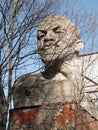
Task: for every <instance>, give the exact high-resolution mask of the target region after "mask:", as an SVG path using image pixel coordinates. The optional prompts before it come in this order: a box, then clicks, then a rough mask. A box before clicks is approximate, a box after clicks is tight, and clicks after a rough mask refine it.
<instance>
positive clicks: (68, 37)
mask: <svg viewBox="0 0 98 130" xmlns="http://www.w3.org/2000/svg"><path fill="white" fill-rule="evenodd" d="M38 48H39V54H40V55H41V59H42V61H44V62H45V63H46V62H49V61H53V60H56V59H64V60H69V59H71V58H72V57H73V56H74V55H76V54H77V53H78V52H79V51H81V50H82V49H83V42H82V41H81V39H80V33H79V30H78V28H77V26H76V25H75V24H74V23H72V22H71V21H70V20H68V19H67V18H64V17H63V16H53V17H49V18H47V19H44V20H43V21H42V22H41V23H40V25H39V27H38Z"/></svg>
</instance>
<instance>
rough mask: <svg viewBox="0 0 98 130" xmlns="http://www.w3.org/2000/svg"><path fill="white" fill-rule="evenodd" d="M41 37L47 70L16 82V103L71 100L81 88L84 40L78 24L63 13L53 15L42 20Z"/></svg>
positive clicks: (41, 49)
mask: <svg viewBox="0 0 98 130" xmlns="http://www.w3.org/2000/svg"><path fill="white" fill-rule="evenodd" d="M37 37H38V52H39V54H40V56H41V59H42V61H43V62H44V63H45V70H44V72H42V73H40V74H35V75H32V74H27V75H24V76H22V77H20V78H19V79H18V80H17V81H16V82H15V84H14V89H13V90H14V91H13V96H14V104H15V107H21V106H22V107H24V106H34V105H41V104H46V103H51V102H57V101H58V102H61V101H65V100H71V99H72V96H73V95H74V92H76V93H77V91H76V89H77V90H78V89H79V87H80V88H81V82H80V73H79V67H78V53H79V51H81V50H82V49H83V42H82V40H81V39H80V33H79V30H78V28H77V26H76V25H75V24H74V23H72V22H71V21H70V20H68V19H67V18H64V17H62V16H53V17H49V18H47V19H45V20H43V21H42V22H41V23H40V25H39V27H38V36H37ZM76 84H78V85H77V86H78V88H77V87H75V85H76ZM74 88H75V90H74ZM72 93H73V94H72ZM71 95H72V96H71ZM75 95H76V94H75ZM70 96H71V98H70ZM32 99H33V100H32Z"/></svg>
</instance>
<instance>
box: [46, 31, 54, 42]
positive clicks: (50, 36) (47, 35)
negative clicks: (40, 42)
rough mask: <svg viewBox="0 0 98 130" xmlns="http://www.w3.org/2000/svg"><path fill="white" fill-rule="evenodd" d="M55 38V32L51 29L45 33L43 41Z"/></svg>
mask: <svg viewBox="0 0 98 130" xmlns="http://www.w3.org/2000/svg"><path fill="white" fill-rule="evenodd" d="M55 38H56V37H55V33H54V32H53V31H51V30H50V31H47V34H46V36H45V38H44V42H48V41H55Z"/></svg>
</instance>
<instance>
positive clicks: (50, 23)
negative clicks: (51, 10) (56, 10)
mask: <svg viewBox="0 0 98 130" xmlns="http://www.w3.org/2000/svg"><path fill="white" fill-rule="evenodd" d="M57 26H60V27H62V28H64V30H66V31H67V32H68V33H70V32H71V33H72V32H73V31H74V33H75V34H76V35H80V33H79V30H78V28H77V26H76V25H75V24H74V23H72V22H71V21H70V20H69V19H67V18H65V17H63V16H53V17H49V18H47V19H44V20H43V21H42V22H41V23H40V25H39V27H38V30H49V29H53V28H55V27H57Z"/></svg>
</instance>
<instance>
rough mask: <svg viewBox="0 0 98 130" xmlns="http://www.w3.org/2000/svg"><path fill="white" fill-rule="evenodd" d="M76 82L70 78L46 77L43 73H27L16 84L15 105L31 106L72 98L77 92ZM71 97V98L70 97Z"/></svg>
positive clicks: (17, 106)
mask: <svg viewBox="0 0 98 130" xmlns="http://www.w3.org/2000/svg"><path fill="white" fill-rule="evenodd" d="M74 86H75V85H74V83H73V82H72V81H71V80H68V79H64V78H63V79H62V80H57V77H56V78H54V79H44V78H43V77H42V76H41V75H25V76H24V77H22V78H20V79H18V80H17V81H16V83H15V85H14V105H15V107H16V108H19V107H27V106H28V107H30V106H36V105H42V104H47V103H54V102H64V101H67V100H72V97H73V98H74V93H75V92H76V90H75V87H74ZM70 97H71V99H70Z"/></svg>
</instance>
